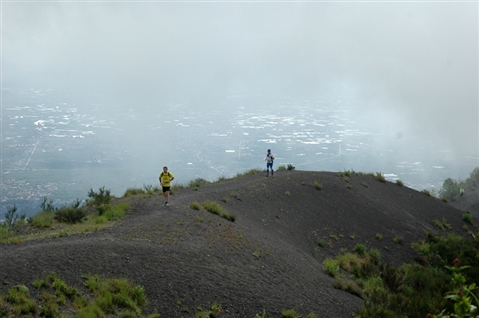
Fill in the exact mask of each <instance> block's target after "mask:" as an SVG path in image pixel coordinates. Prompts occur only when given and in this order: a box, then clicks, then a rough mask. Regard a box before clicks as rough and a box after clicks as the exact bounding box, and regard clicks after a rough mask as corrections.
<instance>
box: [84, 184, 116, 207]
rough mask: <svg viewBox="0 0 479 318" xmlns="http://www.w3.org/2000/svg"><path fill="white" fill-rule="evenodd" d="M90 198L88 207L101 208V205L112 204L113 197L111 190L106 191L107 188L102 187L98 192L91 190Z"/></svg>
mask: <svg viewBox="0 0 479 318" xmlns="http://www.w3.org/2000/svg"><path fill="white" fill-rule="evenodd" d="M88 197H89V198H91V200H90V201H89V202H88V205H96V206H99V205H101V204H108V203H110V201H111V199H112V197H111V195H110V190H109V189H108V190H107V189H105V187H104V186H103V187H101V188H99V189H98V192H96V191H94V190H93V189H90V191H89V192H88Z"/></svg>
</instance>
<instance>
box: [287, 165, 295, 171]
mask: <svg viewBox="0 0 479 318" xmlns="http://www.w3.org/2000/svg"><path fill="white" fill-rule="evenodd" d="M286 169H288V170H294V169H296V167H295V166H293V165H292V164H290V163H288V166H287V168H286Z"/></svg>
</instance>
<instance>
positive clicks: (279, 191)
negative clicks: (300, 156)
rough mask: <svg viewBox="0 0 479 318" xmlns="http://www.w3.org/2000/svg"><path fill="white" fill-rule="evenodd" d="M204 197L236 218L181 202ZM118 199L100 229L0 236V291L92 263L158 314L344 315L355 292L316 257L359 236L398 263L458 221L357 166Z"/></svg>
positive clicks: (88, 270)
mask: <svg viewBox="0 0 479 318" xmlns="http://www.w3.org/2000/svg"><path fill="white" fill-rule="evenodd" d="M315 181H317V182H319V183H320V184H322V186H323V188H322V190H317V189H315V188H314V187H313V184H314V182H315ZM205 200H211V201H216V202H217V203H219V204H220V205H221V206H222V207H223V208H224V209H225V210H226V211H227V212H229V213H230V214H232V215H234V216H235V217H236V220H235V221H234V222H230V221H227V220H226V219H224V218H222V217H220V216H217V215H214V214H211V213H210V212H207V211H205V210H199V211H197V210H193V209H191V208H190V204H191V203H192V202H199V203H203V202H204V201H205ZM224 201H226V202H224ZM130 202H131V204H132V209H130V210H128V212H127V216H126V217H125V218H124V219H123V220H121V221H119V222H118V223H117V224H116V225H115V226H113V227H111V228H108V229H106V230H101V231H98V232H95V233H89V234H78V235H71V236H67V237H61V238H54V239H44V240H37V241H26V242H24V243H22V244H19V245H0V264H1V265H0V280H1V282H3V284H0V292H5V291H6V290H7V289H8V288H10V287H12V286H14V285H16V284H27V285H28V286H30V285H29V284H31V282H33V280H35V279H38V278H43V277H45V276H46V275H48V274H50V273H52V272H56V273H57V274H58V275H59V276H60V277H61V278H62V279H64V280H65V281H66V282H67V283H68V284H71V285H74V286H76V287H78V288H83V279H82V277H81V276H82V274H99V275H100V276H102V277H104V278H113V277H116V278H119V277H125V278H128V279H129V280H131V281H132V282H133V283H134V284H138V285H142V286H144V287H145V292H146V295H147V299H148V304H147V306H146V308H145V310H144V311H143V313H144V314H149V313H152V312H154V311H155V310H157V311H158V312H159V313H160V314H161V317H194V312H195V310H196V308H197V307H199V306H201V307H203V308H209V307H210V306H211V304H212V303H213V302H217V303H220V304H221V306H222V309H223V312H222V313H221V314H220V317H242V318H243V317H251V318H253V317H254V316H255V314H261V313H262V312H263V310H265V311H266V312H267V313H268V314H269V315H270V316H271V317H281V312H282V311H283V310H284V309H294V310H295V311H296V312H297V313H298V314H300V315H301V316H304V317H305V316H306V315H307V314H308V313H310V312H314V313H315V314H316V316H317V317H351V313H352V312H354V311H355V310H356V309H357V308H358V307H360V306H362V304H363V300H362V299H360V298H359V297H357V296H354V295H352V294H349V293H347V292H345V291H342V290H338V289H335V288H334V287H333V282H334V279H333V278H331V277H330V276H328V275H327V274H326V273H325V270H324V266H323V265H322V263H323V261H324V260H325V258H327V257H335V256H336V255H338V254H339V253H340V250H341V249H347V250H350V251H351V250H353V248H354V246H355V245H356V244H358V243H361V244H365V245H366V246H367V248H368V249H369V248H376V249H378V250H379V251H380V252H381V254H382V256H383V260H385V261H387V262H390V263H393V264H395V265H400V264H402V263H405V262H413V261H414V259H415V258H416V257H417V253H416V252H414V251H413V249H412V248H411V243H412V242H415V241H418V240H419V239H423V238H425V233H426V232H427V231H431V232H433V233H435V234H438V235H447V234H448V232H442V231H440V230H439V229H438V228H436V227H435V226H434V225H433V220H434V219H438V220H442V219H443V218H445V219H446V220H447V223H449V224H451V227H452V230H451V231H452V232H457V233H460V234H461V235H463V234H464V233H465V232H464V231H463V230H462V226H463V225H464V221H462V214H463V211H460V210H457V209H455V208H453V207H451V206H450V205H448V204H446V203H444V202H442V201H441V200H438V199H435V198H433V197H430V196H427V195H426V194H424V193H422V192H418V191H415V190H413V189H409V188H406V187H400V186H398V185H396V184H393V183H390V182H386V183H382V182H379V181H378V180H376V179H375V178H374V177H372V176H367V175H356V174H352V175H351V176H350V177H349V180H348V181H345V179H343V178H342V177H340V176H337V175H336V173H332V172H305V171H280V172H276V173H275V175H274V177H269V178H266V177H265V176H264V175H263V174H260V173H258V174H256V175H246V176H241V177H237V178H234V179H227V180H222V181H218V182H215V183H212V184H207V185H204V186H201V187H200V188H199V189H198V190H197V191H195V190H193V189H191V188H186V189H182V190H177V191H176V193H174V195H172V197H171V199H170V206H169V207H164V206H163V202H164V199H163V196H162V195H154V196H152V197H149V198H141V199H130ZM451 231H449V232H451ZM378 233H379V234H381V235H382V237H383V239H382V240H381V241H378V240H377V239H376V238H375V236H376V234H378ZM331 236H336V237H337V238H338V239H337V240H335V239H334V237H333V238H331ZM397 237H400V238H401V239H402V244H397V243H395V242H394V240H393V239H394V238H397ZM318 240H321V241H323V242H324V243H328V242H329V243H330V246H325V247H320V246H319V245H318V244H317V242H318ZM31 290H32V292H34V290H35V289H34V288H31ZM179 302H181V305H179ZM185 308H188V309H189V312H186V310H185Z"/></svg>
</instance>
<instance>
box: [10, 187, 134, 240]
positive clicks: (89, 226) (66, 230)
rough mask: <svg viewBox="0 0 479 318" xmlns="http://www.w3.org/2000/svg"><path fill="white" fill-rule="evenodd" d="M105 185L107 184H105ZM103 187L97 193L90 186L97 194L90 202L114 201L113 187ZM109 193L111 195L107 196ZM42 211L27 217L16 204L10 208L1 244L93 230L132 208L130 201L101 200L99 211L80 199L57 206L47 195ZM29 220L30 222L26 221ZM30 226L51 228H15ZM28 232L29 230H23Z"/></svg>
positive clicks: (93, 194)
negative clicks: (17, 209) (83, 204)
mask: <svg viewBox="0 0 479 318" xmlns="http://www.w3.org/2000/svg"><path fill="white" fill-rule="evenodd" d="M102 189H103V188H102ZM102 189H101V190H100V192H99V193H95V192H94V191H93V190H90V194H92V197H95V198H94V199H93V200H92V201H90V204H93V203H95V202H97V203H98V202H106V201H107V202H111V200H112V199H113V198H112V197H110V196H109V191H105V190H104V189H103V190H102ZM106 197H108V198H107V199H105V198H106ZM40 207H41V209H42V211H40V212H39V213H37V214H35V215H33V216H32V217H30V218H28V219H25V218H24V217H23V216H21V217H18V216H17V215H16V212H17V211H16V207H14V208H11V209H10V213H11V215H10V216H9V217H10V219H9V221H8V222H7V223H6V224H2V225H0V244H19V243H22V242H23V241H25V240H35V239H40V238H47V237H62V236H67V235H72V234H77V233H89V232H94V231H98V230H100V229H102V228H105V227H108V226H110V225H111V224H112V222H113V221H115V220H118V219H119V218H122V217H124V216H125V211H126V210H127V209H129V208H130V204H129V203H128V202H119V203H118V204H115V205H113V204H111V203H107V204H100V205H98V206H97V209H96V211H92V210H91V209H89V208H88V207H85V206H82V202H81V201H80V200H79V199H77V200H76V201H75V202H73V203H71V204H69V205H65V206H62V207H60V208H55V207H54V206H53V200H48V198H46V197H44V198H43V202H42V203H41V205H40ZM25 220H26V222H24V221H25ZM20 226H23V227H30V228H32V229H39V230H41V229H48V231H33V232H31V231H30V232H29V231H27V233H26V234H19V233H21V232H19V233H17V232H18V231H14V229H15V228H17V227H20ZM23 232H25V231H23Z"/></svg>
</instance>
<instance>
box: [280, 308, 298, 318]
mask: <svg viewBox="0 0 479 318" xmlns="http://www.w3.org/2000/svg"><path fill="white" fill-rule="evenodd" d="M281 317H283V318H301V316H299V315H298V314H297V313H296V311H295V310H294V309H286V310H283V311H282V312H281Z"/></svg>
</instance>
